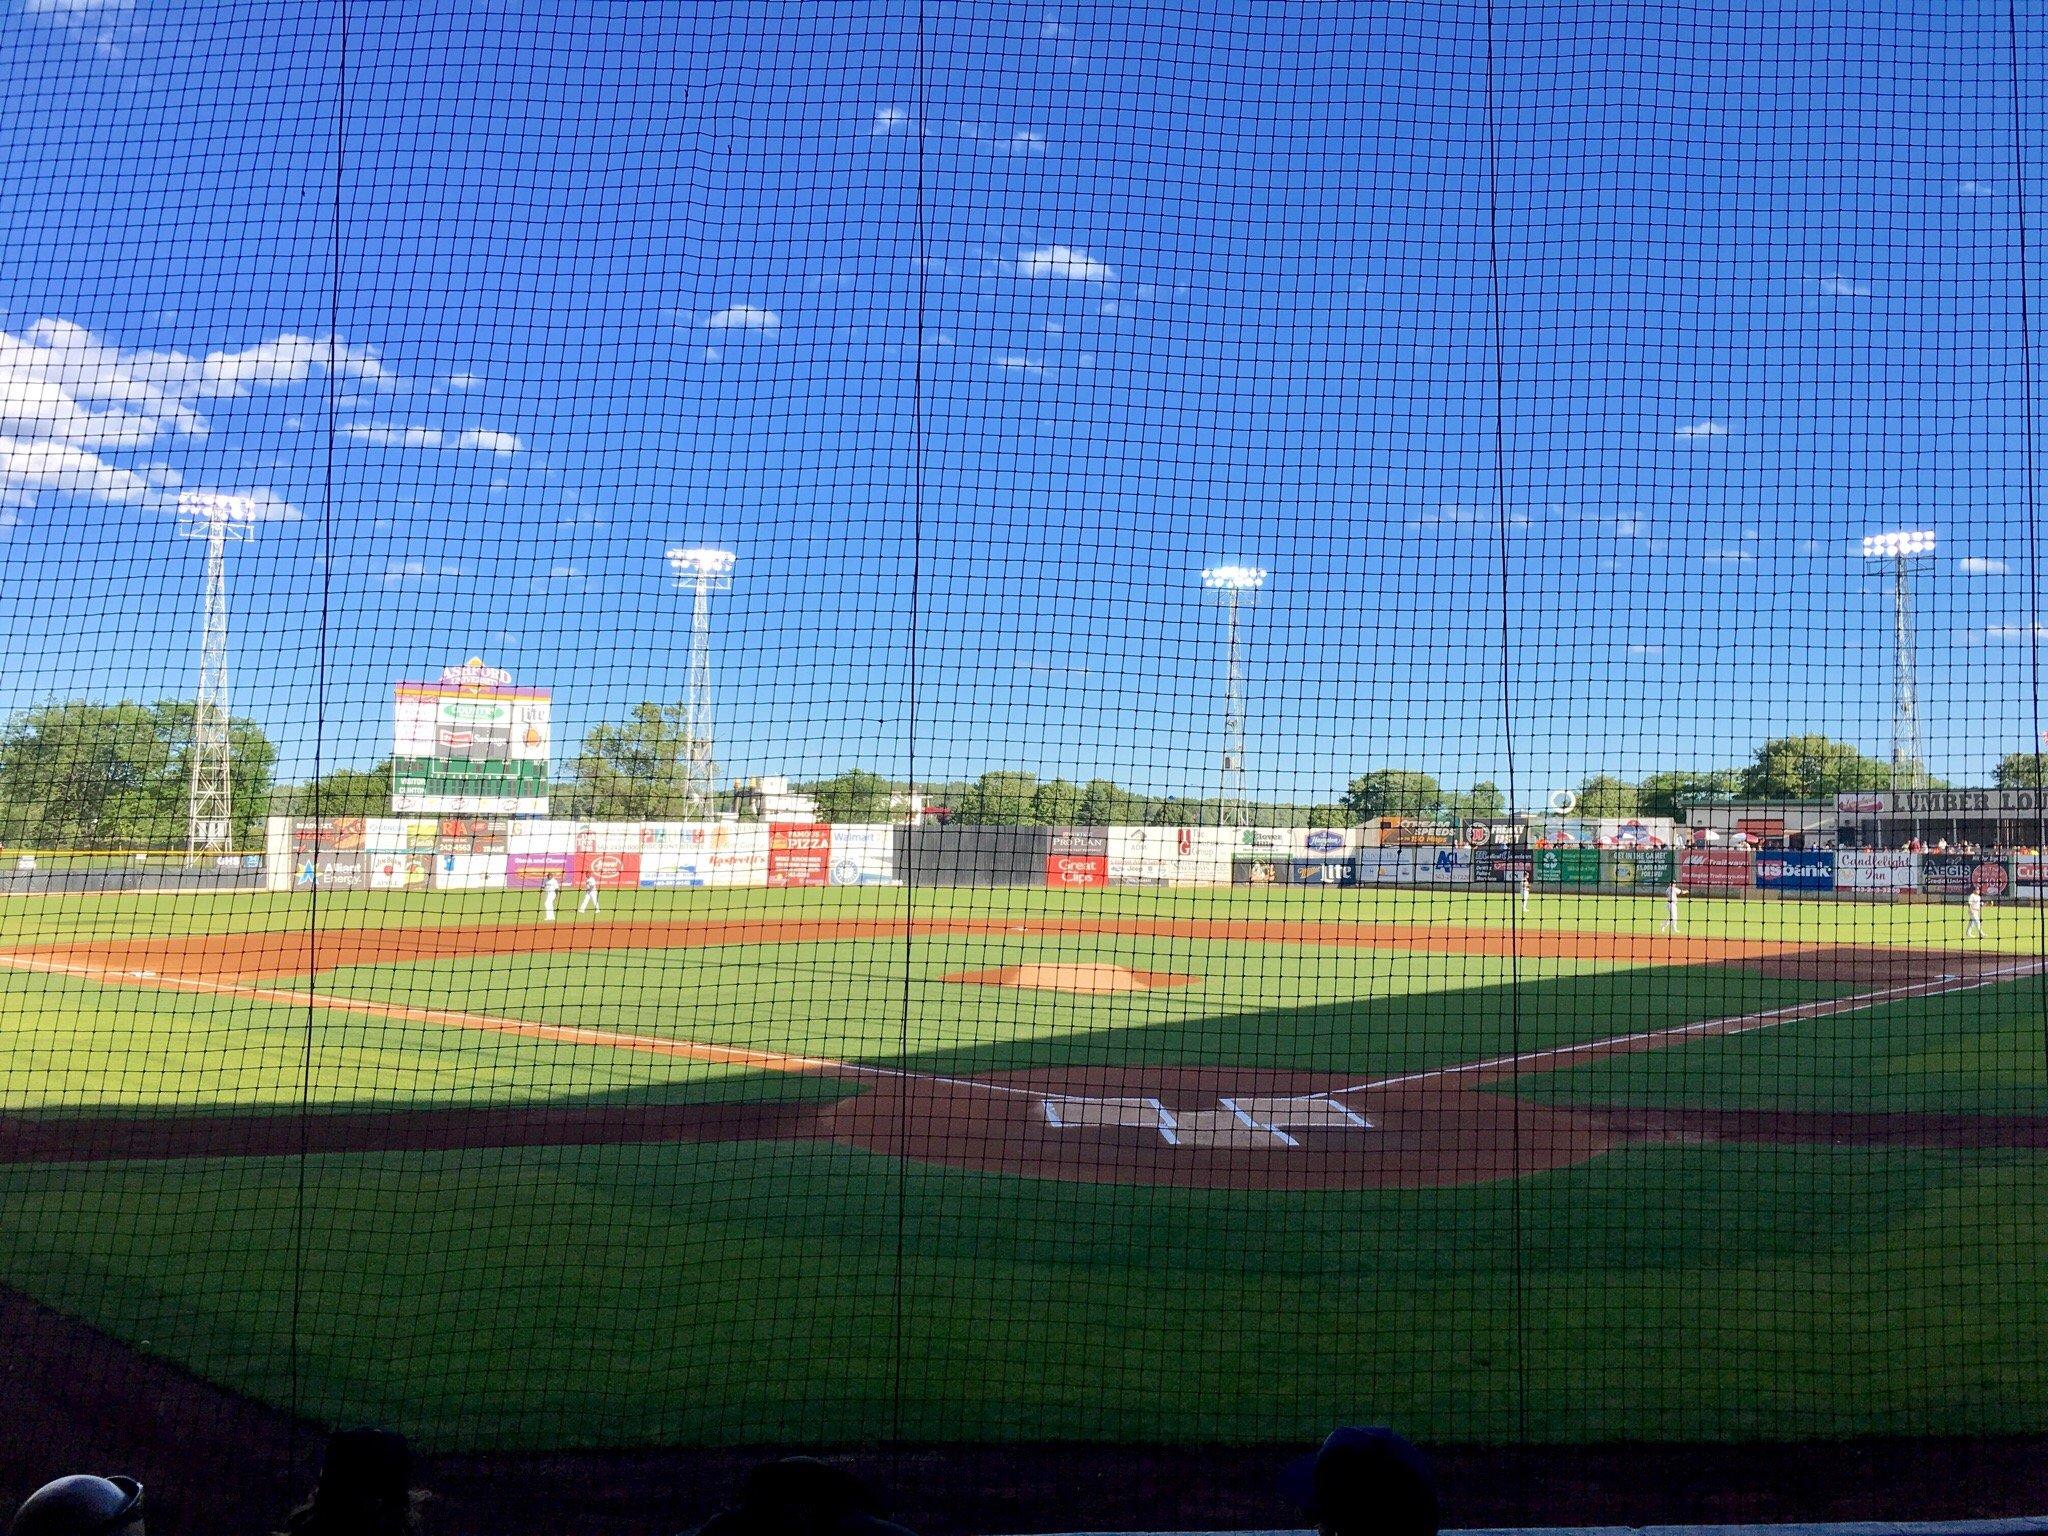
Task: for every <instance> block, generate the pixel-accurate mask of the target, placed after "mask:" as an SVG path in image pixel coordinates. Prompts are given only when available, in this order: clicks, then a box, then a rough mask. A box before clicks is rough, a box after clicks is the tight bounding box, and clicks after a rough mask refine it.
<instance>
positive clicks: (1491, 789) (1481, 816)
mask: <svg viewBox="0 0 2048 1536" xmlns="http://www.w3.org/2000/svg"><path fill="white" fill-rule="evenodd" d="M1507 813H1508V797H1507V796H1506V795H1504V794H1502V793H1501V791H1500V786H1499V785H1498V784H1496V783H1494V782H1493V780H1491V779H1481V780H1480V781H1479V782H1478V783H1477V784H1474V785H1473V786H1472V787H1471V788H1470V789H1468V790H1466V791H1465V792H1464V793H1463V794H1457V793H1450V794H1446V795H1445V796H1444V803H1443V815H1444V817H1445V818H1446V819H1447V820H1450V821H1494V820H1497V819H1499V818H1500V817H1502V816H1505V815H1507Z"/></svg>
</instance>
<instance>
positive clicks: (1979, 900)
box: [1963, 891, 1984, 939]
mask: <svg viewBox="0 0 2048 1536" xmlns="http://www.w3.org/2000/svg"><path fill="white" fill-rule="evenodd" d="M1963 906H1964V908H1965V909H1966V910H1967V911H1968V912H1969V914H1970V925H1969V926H1968V927H1967V928H1965V929H1964V930H1963V937H1964V938H1966V939H1981V938H1983V937H1984V893H1983V892H1982V891H1972V892H1970V896H1969V900H1967V901H1965V902H1964V903H1963Z"/></svg>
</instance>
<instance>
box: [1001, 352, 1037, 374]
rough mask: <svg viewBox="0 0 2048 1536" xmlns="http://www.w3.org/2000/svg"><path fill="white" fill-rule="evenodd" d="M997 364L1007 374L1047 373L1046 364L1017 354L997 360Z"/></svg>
mask: <svg viewBox="0 0 2048 1536" xmlns="http://www.w3.org/2000/svg"><path fill="white" fill-rule="evenodd" d="M995 364H996V366H997V367H998V368H1000V369H1002V370H1003V372H1005V373H1026V374H1041V373H1044V372H1045V364H1044V363H1041V362H1040V361H1038V359H1037V358H1035V357H1020V356H1018V355H1016V354H1015V353H1012V354H1009V355H1007V356H1004V357H999V358H997V359H996V360H995Z"/></svg>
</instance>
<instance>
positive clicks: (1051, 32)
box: [1038, 21, 1074, 38]
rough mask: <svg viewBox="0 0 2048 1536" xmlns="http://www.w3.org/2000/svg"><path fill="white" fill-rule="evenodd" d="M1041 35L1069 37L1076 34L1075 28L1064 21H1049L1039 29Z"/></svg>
mask: <svg viewBox="0 0 2048 1536" xmlns="http://www.w3.org/2000/svg"><path fill="white" fill-rule="evenodd" d="M1038 35H1039V36H1040V37H1049V38H1067V37H1072V36H1073V35H1074V29H1073V28H1072V27H1070V26H1068V25H1067V24H1066V23H1065V22H1063V21H1048V22H1045V23H1044V24H1042V25H1041V26H1040V27H1039V29H1038Z"/></svg>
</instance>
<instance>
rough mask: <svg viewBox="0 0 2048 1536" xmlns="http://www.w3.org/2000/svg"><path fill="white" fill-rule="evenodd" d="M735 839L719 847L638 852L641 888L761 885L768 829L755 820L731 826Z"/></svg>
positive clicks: (723, 841)
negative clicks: (735, 835) (737, 835)
mask: <svg viewBox="0 0 2048 1536" xmlns="http://www.w3.org/2000/svg"><path fill="white" fill-rule="evenodd" d="M731 830H734V831H736V832H738V833H739V834H740V836H739V837H738V838H721V839H719V840H718V842H719V843H720V845H721V846H718V847H707V848H701V849H676V850H670V851H666V852H656V853H643V854H641V855H640V885H641V888H642V889H644V890H686V889H695V888H697V887H700V886H741V885H746V886H763V885H766V884H767V883H768V829H767V828H766V827H764V826H761V825H760V824H759V823H754V824H751V825H747V826H740V827H736V828H732V829H731Z"/></svg>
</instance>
